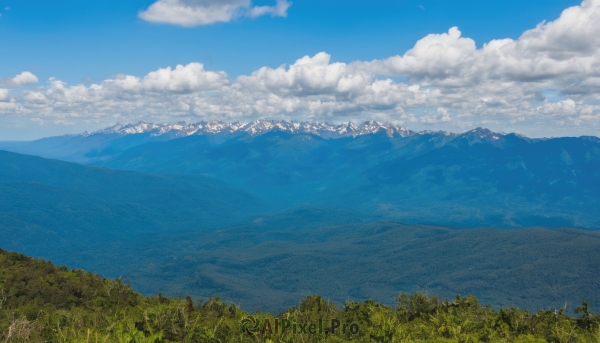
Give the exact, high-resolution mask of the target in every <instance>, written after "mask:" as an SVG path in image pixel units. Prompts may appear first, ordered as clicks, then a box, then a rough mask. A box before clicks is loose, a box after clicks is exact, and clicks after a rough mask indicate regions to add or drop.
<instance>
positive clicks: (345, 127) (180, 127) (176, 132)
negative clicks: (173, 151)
mask: <svg viewBox="0 0 600 343" xmlns="http://www.w3.org/2000/svg"><path fill="white" fill-rule="evenodd" d="M275 130H278V131H283V132H289V133H310V134H314V135H317V136H321V137H324V138H338V137H347V136H351V137H356V136H361V135H366V134H372V133H377V132H385V133H387V134H388V135H389V136H394V135H399V136H401V137H407V136H411V135H414V134H416V132H414V131H411V130H409V129H406V128H403V127H400V126H396V125H393V124H389V123H385V124H381V123H378V122H376V121H368V122H364V123H362V124H359V125H356V124H354V123H352V122H349V123H344V124H329V123H319V122H315V123H310V122H287V121H274V120H263V119H261V120H257V121H254V122H234V123H225V122H222V121H218V120H211V121H208V122H207V121H202V122H198V123H185V122H180V123H177V124H152V123H144V122H139V123H137V124H127V125H121V124H117V125H114V126H111V127H108V128H106V129H102V130H99V131H96V132H93V133H91V134H87V133H84V135H98V134H118V135H130V134H140V133H150V134H151V135H152V136H160V135H164V134H170V135H173V136H175V137H186V136H191V135H202V134H219V133H225V134H232V133H236V132H246V133H248V134H250V135H251V136H258V135H262V134H265V133H267V132H271V131H275Z"/></svg>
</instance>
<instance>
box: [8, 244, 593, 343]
mask: <svg viewBox="0 0 600 343" xmlns="http://www.w3.org/2000/svg"><path fill="white" fill-rule="evenodd" d="M576 313H577V316H576V317H573V316H569V315H567V314H566V313H565V311H564V310H563V309H557V310H555V311H537V312H533V313H532V312H530V311H528V310H521V309H517V308H510V309H500V310H498V311H495V310H493V309H492V308H490V307H489V306H485V305H482V304H480V303H479V302H478V301H477V299H476V298H475V297H472V296H467V297H464V298H461V297H460V296H456V298H454V299H451V300H448V299H438V298H435V297H428V296H427V295H426V294H423V293H418V294H414V295H406V294H401V295H399V296H398V297H397V306H394V307H389V306H384V305H381V304H378V303H376V302H375V301H373V300H369V301H365V302H362V303H358V302H353V301H350V300H348V301H346V303H345V304H344V305H340V304H334V303H331V302H328V301H326V300H325V299H323V298H321V297H319V296H309V297H307V298H305V299H302V300H300V302H299V304H298V306H295V307H292V308H289V309H287V310H286V311H283V312H282V313H273V314H269V313H262V312H260V311H258V312H256V313H253V317H252V318H249V317H248V316H249V314H248V313H246V312H244V311H242V310H240V309H239V308H238V307H237V306H236V305H235V304H226V303H223V302H222V301H221V300H220V299H219V298H209V299H204V300H202V299H192V298H190V297H187V298H186V299H182V298H169V297H163V296H162V295H160V294H159V295H158V296H153V297H144V296H141V295H139V294H137V293H135V292H133V291H132V290H131V288H130V287H129V286H128V285H127V283H126V282H124V281H122V280H108V279H104V278H102V277H99V276H97V275H95V274H92V273H90V272H84V271H82V270H69V269H68V268H66V267H55V266H54V265H53V264H52V263H50V262H46V261H43V260H38V259H33V258H30V257H26V256H24V255H21V254H17V253H12V252H6V251H3V250H0V340H1V341H2V342H5V343H8V342H131V343H133V342H136V343H140V342H153V343H158V342H211V343H212V342H349V341H350V342H465V343H466V342H540V343H541V342H557V343H558V342H598V341H599V340H600V316H598V315H596V314H593V313H592V312H591V309H590V308H589V306H588V305H587V304H585V303H584V304H582V305H581V306H580V307H578V308H577V310H576ZM251 319H252V322H251V323H258V324H257V325H254V326H252V327H249V326H246V327H247V328H249V330H248V331H244V330H242V323H249V320H251ZM267 320H268V322H269V325H271V324H270V323H275V320H277V322H278V323H279V321H281V323H286V322H284V320H289V322H287V323H289V324H290V326H289V327H288V328H286V330H283V326H282V327H277V328H275V327H274V326H270V327H267V326H266V323H267ZM291 323H294V325H293V326H292V324H291ZM310 323H313V324H314V326H312V327H311V326H309V325H310ZM315 323H320V324H319V329H317V325H316V324H315ZM296 324H297V325H296ZM337 324H339V327H336V325H337ZM282 325H283V324H282ZM352 325H354V327H353V330H350V329H346V328H344V327H352ZM296 326H297V330H296ZM307 327H308V329H307ZM354 329H357V330H354ZM263 331H264V332H263ZM311 332H312V333H311ZM250 334H252V335H250Z"/></svg>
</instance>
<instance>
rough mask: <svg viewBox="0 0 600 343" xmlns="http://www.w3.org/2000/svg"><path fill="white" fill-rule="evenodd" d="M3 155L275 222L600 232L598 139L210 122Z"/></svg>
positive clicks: (119, 131)
mask: <svg viewBox="0 0 600 343" xmlns="http://www.w3.org/2000/svg"><path fill="white" fill-rule="evenodd" d="M0 149H5V150H9V151H14V152H19V153H25V154H31V155H38V156H42V157H46V158H55V159H61V160H65V161H71V162H77V163H83V164H92V165H98V166H103V167H107V168H111V169H120V170H134V171H139V172H144V173H151V174H185V175H199V176H205V177H209V178H213V179H218V180H222V181H225V182H226V183H227V184H229V185H231V186H232V187H236V188H238V189H241V190H244V191H246V192H249V193H251V194H254V195H255V196H257V197H258V198H261V199H263V200H264V201H265V202H266V204H267V205H268V208H269V210H282V209H285V208H289V207H293V206H304V205H329V206H334V207H340V208H347V209H352V210H355V211H359V212H361V213H363V214H364V215H369V216H378V217H380V218H385V219H390V220H396V221H401V222H405V223H428V224H436V225H447V226H452V227H479V226H491V227H506V228H508V227H525V226H536V225H539V226H546V227H563V226H569V227H581V228H598V227H600V218H598V216H597V215H595V211H596V210H597V208H598V206H599V205H600V204H599V203H598V199H599V196H600V182H598V180H600V139H599V138H597V137H564V138H551V139H548V138H544V139H530V138H527V137H524V136H521V135H518V134H500V133H494V132H491V131H489V130H487V129H482V128H478V129H474V130H471V131H468V132H465V133H463V134H453V133H447V132H430V131H423V132H414V131H411V130H408V129H404V128H401V127H397V126H394V125H391V124H379V123H377V122H373V121H371V122H366V123H363V124H361V125H354V124H352V123H348V124H340V125H333V124H323V123H293V122H291V123H290V122H275V121H266V120H262V121H257V122H254V123H231V124H227V123H223V122H219V121H210V122H201V123H197V124H184V123H180V124H173V125H157V124H146V123H139V124H135V125H124V126H122V125H116V126H113V127H110V128H107V129H104V130H100V131H97V132H95V133H92V134H87V133H84V134H81V135H70V136H60V137H50V138H45V139H41V140H37V141H32V142H19V143H15V142H12V143H10V142H8V143H6V142H5V143H3V144H0Z"/></svg>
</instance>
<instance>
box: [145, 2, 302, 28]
mask: <svg viewBox="0 0 600 343" xmlns="http://www.w3.org/2000/svg"><path fill="white" fill-rule="evenodd" d="M291 5H292V4H291V2H288V1H286V0H277V2H276V4H275V5H274V6H252V3H251V0H158V1H156V2H155V3H153V4H152V5H150V7H148V8H147V9H146V10H143V11H141V12H140V13H139V15H138V16H139V17H140V18H141V19H143V20H145V21H148V22H152V23H161V24H172V25H179V26H184V27H192V26H200V25H211V24H214V23H219V22H223V23H227V22H230V21H232V20H234V19H236V18H239V17H242V16H248V17H252V18H256V17H259V16H263V15H271V16H273V17H286V16H287V10H288V8H289V7H290V6H291Z"/></svg>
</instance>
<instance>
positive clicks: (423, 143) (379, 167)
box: [0, 121, 600, 311]
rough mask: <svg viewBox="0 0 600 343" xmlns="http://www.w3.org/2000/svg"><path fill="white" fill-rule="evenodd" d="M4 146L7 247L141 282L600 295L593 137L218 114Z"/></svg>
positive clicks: (202, 289)
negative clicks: (230, 120)
mask: <svg viewBox="0 0 600 343" xmlns="http://www.w3.org/2000/svg"><path fill="white" fill-rule="evenodd" d="M0 150H5V151H0V235H1V237H2V240H0V248H2V249H6V250H15V251H19V252H23V253H26V254H29V255H33V256H36V257H43V258H46V259H49V260H51V261H53V262H55V263H58V264H67V265H69V266H70V267H72V268H73V267H75V268H84V269H85V270H92V271H95V272H98V273H100V274H102V275H105V276H108V277H123V278H125V279H127V280H129V281H131V284H132V285H133V286H134V289H136V290H139V291H141V292H143V293H145V294H155V293H157V292H164V293H165V294H170V295H174V296H178V295H188V294H189V295H192V296H194V297H210V296H216V295H218V296H222V297H223V298H224V299H226V300H230V301H235V302H236V303H239V304H241V305H242V306H247V307H246V308H248V309H252V310H253V309H255V308H258V307H260V308H262V309H264V310H269V311H271V310H272V311H276V310H278V309H281V308H285V307H287V306H292V305H294V303H293V302H294V301H295V299H298V298H299V297H303V296H306V295H308V294H311V293H319V294H322V295H324V296H327V297H330V298H331V299H332V300H334V301H336V302H343V301H344V300H345V299H347V298H352V299H355V300H365V299H368V298H377V299H381V300H382V301H386V302H388V303H391V302H392V301H393V297H391V296H390V295H393V294H398V293H400V292H415V291H422V290H426V291H428V292H430V293H431V294H436V295H440V296H444V297H451V296H453V295H455V294H456V293H461V294H463V295H464V294H474V295H477V296H478V297H480V298H481V299H483V300H484V301H486V302H489V303H492V304H493V305H494V306H513V305H514V306H526V307H530V308H533V309H535V308H543V307H553V306H562V305H563V304H564V303H565V302H568V303H581V302H582V301H589V302H590V303H591V304H593V305H594V306H596V305H599V306H600V298H599V297H598V294H596V293H597V292H594V291H592V290H593V289H597V288H598V285H600V279H599V278H598V275H599V274H598V271H599V270H600V263H599V262H598V261H600V257H598V256H597V252H598V251H600V250H599V249H598V246H599V244H600V241H599V238H598V231H597V230H598V228H600V217H599V216H598V208H600V207H599V205H600V204H599V203H598V200H599V199H600V139H598V138H597V137H563V138H552V139H530V138H527V137H523V136H521V135H517V134H500V133H494V132H491V131H489V130H486V129H482V128H479V129H475V130H471V131H468V132H465V133H462V134H453V133H446V132H414V131H410V130H407V129H402V128H399V127H395V126H393V125H389V124H378V123H375V122H367V123H364V124H361V125H353V124H344V125H330V124H309V123H286V122H270V121H259V122H255V123H249V124H248V123H246V124H244V123H234V124H225V123H220V122H215V121H213V122H207V123H199V124H190V125H188V124H176V125H155V124H144V123H140V124H136V125H125V126H120V125H119V126H114V127H111V128H108V129H105V130H101V131H98V132H95V133H92V134H87V133H85V134H81V135H68V136H60V137H49V138H44V139H41V140H37V141H32V142H2V143H0ZM9 151H11V152H9ZM32 155H37V156H32Z"/></svg>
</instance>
